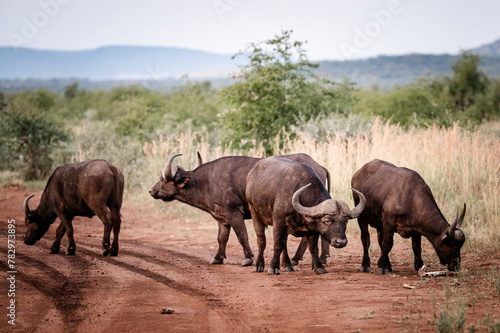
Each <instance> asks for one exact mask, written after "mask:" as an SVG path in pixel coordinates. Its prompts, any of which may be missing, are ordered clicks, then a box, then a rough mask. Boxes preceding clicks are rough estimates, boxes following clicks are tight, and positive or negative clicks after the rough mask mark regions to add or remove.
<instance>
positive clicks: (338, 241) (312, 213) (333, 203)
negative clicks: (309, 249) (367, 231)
mask: <svg viewBox="0 0 500 333" xmlns="http://www.w3.org/2000/svg"><path fill="white" fill-rule="evenodd" d="M310 185H311V184H310V183H309V184H307V185H305V186H303V187H301V188H299V189H298V190H297V191H296V192H295V193H294V194H293V197H292V205H293V207H294V208H295V210H296V211H297V212H298V213H299V214H301V215H302V216H303V217H304V218H305V219H306V221H307V222H308V223H309V224H310V225H311V226H312V229H313V230H315V231H316V232H318V233H319V234H321V235H322V236H323V237H325V239H326V240H327V241H328V242H329V243H330V244H331V245H332V246H334V247H336V248H342V247H344V246H346V245H347V237H346V235H345V230H346V227H347V222H348V220H350V219H355V218H357V217H358V216H359V214H361V212H362V211H363V209H364V208H365V204H366V199H365V196H364V195H363V194H362V193H361V192H359V191H357V190H355V189H352V190H353V191H355V192H356V193H357V194H358V195H359V197H360V202H359V203H358V205H357V206H356V207H355V208H354V209H352V210H351V209H350V208H349V206H348V205H347V204H346V203H345V202H343V201H341V200H333V199H327V200H325V201H323V202H321V203H320V204H318V205H316V206H313V207H304V206H302V205H301V204H300V195H301V193H302V192H303V191H304V190H305V189H306V188H307V187H309V186H310Z"/></svg>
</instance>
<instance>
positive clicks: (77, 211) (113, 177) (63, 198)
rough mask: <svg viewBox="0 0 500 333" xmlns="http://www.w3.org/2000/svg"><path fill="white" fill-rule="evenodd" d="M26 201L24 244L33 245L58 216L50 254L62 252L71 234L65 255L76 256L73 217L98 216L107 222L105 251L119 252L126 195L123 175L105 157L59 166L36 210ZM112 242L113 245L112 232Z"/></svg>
mask: <svg viewBox="0 0 500 333" xmlns="http://www.w3.org/2000/svg"><path fill="white" fill-rule="evenodd" d="M32 197H33V195H31V196H29V197H28V198H26V200H24V204H23V206H24V211H25V214H26V226H27V228H28V229H27V230H26V236H25V238H24V243H25V244H27V245H33V244H35V243H36V241H38V240H39V239H40V238H42V236H43V235H44V234H45V233H46V232H47V230H48V229H49V227H50V225H51V224H52V223H54V221H55V220H56V218H57V217H59V219H60V220H61V224H60V225H59V227H58V228H57V232H56V240H55V241H54V243H53V244H52V247H51V249H50V253H59V247H60V244H61V238H62V237H63V236H64V233H65V232H67V233H68V240H69V246H68V250H67V252H66V254H68V255H74V254H75V250H76V245H75V240H74V239H73V225H72V222H71V221H72V220H73V218H74V217H75V216H86V217H93V216H94V215H97V216H98V217H99V218H100V219H101V221H102V223H103V224H104V235H103V238H102V254H103V255H104V256H107V255H112V256H116V255H118V234H119V233H120V224H121V216H120V209H121V206H122V198H123V175H122V173H121V172H120V170H118V169H117V168H116V167H115V166H113V165H111V164H109V163H108V162H106V161H104V160H91V161H85V162H81V163H75V164H67V165H63V166H60V167H58V168H57V169H56V170H55V171H54V173H53V174H52V175H51V176H50V178H49V181H48V182H47V185H46V186H45V190H44V191H43V194H42V198H41V199H40V204H39V205H38V207H37V208H36V209H35V210H31V209H30V208H29V200H30V199H31V198H32ZM111 230H113V244H112V245H111V247H110V244H109V243H110V239H109V238H110V233H111Z"/></svg>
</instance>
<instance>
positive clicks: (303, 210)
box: [292, 183, 315, 216]
mask: <svg viewBox="0 0 500 333" xmlns="http://www.w3.org/2000/svg"><path fill="white" fill-rule="evenodd" d="M309 186H311V183H309V184H307V185H305V186H302V187H301V188H299V189H298V190H297V191H295V193H294V194H293V196H292V206H293V207H294V208H295V210H296V211H297V212H299V213H300V214H302V215H305V216H313V215H315V211H314V209H313V208H312V207H304V206H302V205H301V204H300V202H299V201H300V200H299V198H300V195H301V193H302V192H303V191H304V190H305V189H306V188H308V187H309Z"/></svg>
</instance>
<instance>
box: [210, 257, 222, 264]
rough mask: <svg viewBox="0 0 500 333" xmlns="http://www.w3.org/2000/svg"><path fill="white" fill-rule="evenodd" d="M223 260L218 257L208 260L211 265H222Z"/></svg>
mask: <svg viewBox="0 0 500 333" xmlns="http://www.w3.org/2000/svg"><path fill="white" fill-rule="evenodd" d="M223 262H224V259H219V258H213V259H212V260H210V264H211V265H222V263H223Z"/></svg>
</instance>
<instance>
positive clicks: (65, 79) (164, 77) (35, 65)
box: [0, 39, 500, 92]
mask: <svg viewBox="0 0 500 333" xmlns="http://www.w3.org/2000/svg"><path fill="white" fill-rule="evenodd" d="M471 51H472V52H474V53H477V54H479V55H481V68H482V69H483V70H484V71H485V72H486V73H487V74H488V75H490V76H493V77H497V78H500V39H499V40H497V41H495V42H493V43H490V44H487V45H483V46H480V47H478V48H475V49H472V50H471ZM456 59H458V55H450V54H443V55H425V54H409V55H401V56H379V57H374V58H369V59H364V60H350V61H321V62H320V63H319V68H318V69H317V71H318V73H324V74H327V75H329V76H331V77H334V78H335V79H336V80H341V79H342V78H343V77H344V76H345V77H347V78H349V79H350V80H352V81H355V82H356V83H357V85H358V86H371V85H378V86H380V87H382V88H389V87H392V86H393V85H396V84H397V85H406V84H408V83H410V82H412V81H413V80H414V79H415V78H417V77H421V76H424V75H427V74H430V75H432V76H433V75H438V74H445V75H448V74H450V73H451V65H452V64H453V62H454V61H455V60H456ZM238 60H239V61H241V60H242V59H238ZM235 71H237V67H236V65H235V62H234V60H232V59H231V55H229V54H214V53H210V52H204V51H199V50H189V49H182V48H172V47H136V46H107V47H101V48H98V49H95V50H87V51H50V50H33V49H26V48H18V49H13V48H10V47H0V90H3V91H7V92H9V91H17V90H21V89H37V88H38V87H41V86H43V87H47V88H49V89H52V90H57V91H61V90H62V87H64V85H66V84H70V83H72V82H74V81H78V82H79V83H80V87H81V88H85V89H96V88H101V89H109V88H112V87H114V86H116V85H120V84H134V83H135V84H144V85H147V86H148V87H150V88H152V89H157V90H166V89H169V88H171V87H172V86H174V85H176V84H177V83H178V79H179V78H180V77H181V76H183V75H186V74H187V75H188V76H189V78H190V79H191V80H199V79H209V80H211V81H212V82H215V83H216V85H218V86H220V85H224V84H227V83H229V82H231V79H230V78H229V77H228V74H229V73H232V72H235Z"/></svg>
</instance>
